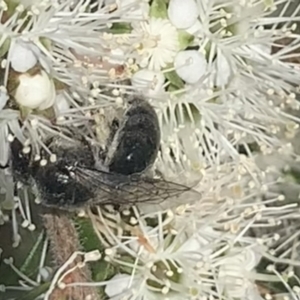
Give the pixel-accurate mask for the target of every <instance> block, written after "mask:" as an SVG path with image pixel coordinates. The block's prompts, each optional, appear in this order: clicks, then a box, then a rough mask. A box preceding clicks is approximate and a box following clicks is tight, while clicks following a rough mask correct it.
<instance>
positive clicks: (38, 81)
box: [15, 71, 56, 110]
mask: <svg viewBox="0 0 300 300" xmlns="http://www.w3.org/2000/svg"><path fill="white" fill-rule="evenodd" d="M18 81H19V85H18V87H17V89H16V93H15V99H16V101H17V103H18V104H19V105H21V106H23V107H27V108H30V109H38V110H44V109H47V108H49V107H50V106H52V105H53V104H54V102H55V95H56V93H55V86H54V83H53V81H52V80H51V79H50V78H49V76H48V74H47V73H46V72H45V71H40V72H38V73H35V74H34V75H32V76H31V75H30V74H28V73H24V74H21V75H19V77H18Z"/></svg>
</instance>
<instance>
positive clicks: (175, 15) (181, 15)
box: [168, 0, 199, 29]
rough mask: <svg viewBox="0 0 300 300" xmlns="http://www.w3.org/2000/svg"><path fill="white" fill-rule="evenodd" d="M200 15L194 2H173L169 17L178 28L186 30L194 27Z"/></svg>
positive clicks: (180, 0) (191, 0) (173, 0)
mask: <svg viewBox="0 0 300 300" xmlns="http://www.w3.org/2000/svg"><path fill="white" fill-rule="evenodd" d="M198 15H199V11H198V7H197V4H196V2H195V1H194V0H185V1H182V0H171V1H170V3H169V7H168V16H169V19H170V21H171V22H172V24H173V25H174V26H175V27H176V28H179V29H186V28H189V27H191V26H193V25H194V24H195V23H196V20H197V18H198Z"/></svg>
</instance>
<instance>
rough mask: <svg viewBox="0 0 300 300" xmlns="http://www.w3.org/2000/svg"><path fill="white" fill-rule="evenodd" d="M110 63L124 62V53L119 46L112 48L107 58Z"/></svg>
mask: <svg viewBox="0 0 300 300" xmlns="http://www.w3.org/2000/svg"><path fill="white" fill-rule="evenodd" d="M108 61H109V62H110V63H111V64H120V65H121V64H123V63H124V62H125V54H124V51H123V50H122V49H121V48H116V49H112V50H111V51H110V58H109V60H108Z"/></svg>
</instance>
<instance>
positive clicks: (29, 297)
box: [18, 282, 51, 300]
mask: <svg viewBox="0 0 300 300" xmlns="http://www.w3.org/2000/svg"><path fill="white" fill-rule="evenodd" d="M50 284H51V282H45V283H43V284H41V285H39V286H37V287H35V288H33V289H32V290H31V291H29V292H27V293H24V295H23V296H22V297H21V298H18V299H19V300H35V299H36V298H37V297H39V296H40V295H42V294H44V293H45V292H46V291H47V290H48V289H49V287H50Z"/></svg>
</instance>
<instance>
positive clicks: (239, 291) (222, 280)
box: [218, 248, 261, 300]
mask: <svg viewBox="0 0 300 300" xmlns="http://www.w3.org/2000/svg"><path fill="white" fill-rule="evenodd" d="M260 258H261V257H260V256H259V255H258V254H257V253H255V251H254V250H253V249H247V248H246V249H242V248H240V249H239V248H233V249H232V250H231V251H230V252H229V253H228V254H227V255H226V257H225V258H224V259H223V260H221V261H220V262H219V264H220V270H219V275H218V277H219V278H218V279H219V288H220V291H221V292H222V293H223V292H225V294H227V295H229V296H230V297H232V298H241V299H246V298H247V296H249V293H248V291H249V289H250V290H252V289H253V287H254V282H252V280H251V279H249V278H248V277H249V276H248V274H249V273H250V272H251V271H254V268H255V267H256V266H257V264H258V262H259V260H260ZM254 272H255V271H254ZM250 295H251V294H250ZM248 299H251V297H250V298H248ZM252 299H253V300H254V299H255V298H252Z"/></svg>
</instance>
